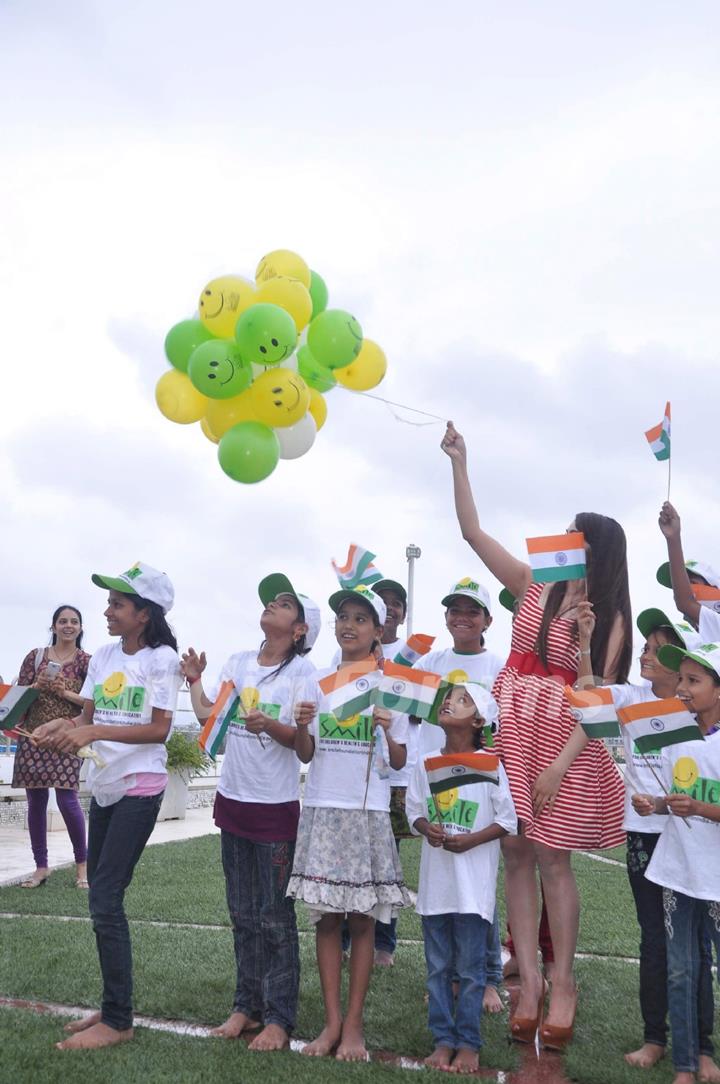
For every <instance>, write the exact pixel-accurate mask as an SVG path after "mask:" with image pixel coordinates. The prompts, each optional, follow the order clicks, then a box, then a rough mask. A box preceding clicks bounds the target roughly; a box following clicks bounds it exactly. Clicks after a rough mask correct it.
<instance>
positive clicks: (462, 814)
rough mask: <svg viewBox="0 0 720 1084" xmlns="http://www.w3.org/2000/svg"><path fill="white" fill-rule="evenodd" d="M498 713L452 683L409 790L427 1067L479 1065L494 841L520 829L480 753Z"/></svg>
mask: <svg viewBox="0 0 720 1084" xmlns="http://www.w3.org/2000/svg"><path fill="white" fill-rule="evenodd" d="M496 711H497V708H496V705H495V702H494V701H493V698H492V697H491V695H490V694H489V693H488V692H487V691H486V690H485V689H484V688H483V687H482V685H480V684H478V683H476V682H471V681H466V682H465V683H464V684H457V685H454V686H453V687H452V688H451V689H450V691H449V692H448V694H447V696H446V697H445V700H444V701H443V704H442V707H441V710H440V712H439V716H438V719H439V723H440V726H441V727H442V729H443V731H444V734H445V742H444V745H443V746H442V748H438V749H437V750H436V752H435V753H434V754H432V755H431V756H425V757H424V758H422V759H421V760H419V761H418V763H417V765H416V767H415V771H414V773H413V776H412V779H411V781H410V785H409V787H408V794H407V812H408V820H409V821H410V824H411V826H412V828H413V831H414V832H416V833H417V834H419V835H422V836H424V837H425V839H424V841H423V846H422V853H421V857H420V883H419V889H418V898H417V904H416V910H417V912H418V914H420V915H422V924H423V940H424V942H425V960H426V963H427V972H428V983H427V985H428V994H429V1008H428V1018H429V1025H430V1031H431V1032H432V1038H433V1043H434V1046H435V1049H434V1051H433V1053H432V1054H431V1055H430V1057H429V1058H426V1060H425V1064H426V1065H428V1066H430V1067H431V1068H434V1069H445V1070H451V1071H453V1072H456V1073H471V1072H475V1071H476V1070H477V1069H478V1066H479V1055H478V1051H479V1049H480V1047H481V1045H482V1038H481V1035H480V1020H481V1016H482V1006H483V994H484V990H485V984H486V956H487V950H488V947H489V943H490V938H491V936H492V928H493V919H494V916H495V910H496V906H495V893H496V882H497V870H498V863H499V860H500V844H499V840H500V839H501V838H502V837H503V836H505V835H507V834H508V833H515V831H516V830H517V818H516V816H515V809H514V806H513V803H512V798H511V797H510V789H509V786H508V781H507V777H506V775H505V771H504V769H503V767H502V765H500V763H499V761H498V759H497V757H496V756H494V755H493V754H486V753H478V752H477V750H479V749H480V748H481V747H482V737H483V728H484V727H485V725H486V723H489V721H490V720H491V719H492V718H493V716H494V714H495V713H496ZM455 975H457V978H458V980H459V990H458V994H457V998H456V999H455V998H454V997H453V978H454V977H455Z"/></svg>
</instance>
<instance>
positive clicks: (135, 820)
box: [87, 794, 162, 1031]
mask: <svg viewBox="0 0 720 1084" xmlns="http://www.w3.org/2000/svg"><path fill="white" fill-rule="evenodd" d="M161 803H162V794H155V795H153V796H152V797H151V798H130V797H125V798H121V799H120V801H119V802H116V803H115V805H108V806H99V805H98V804H97V802H96V801H95V799H94V798H93V800H92V801H91V803H90V817H89V826H88V856H87V867H88V881H89V882H90V892H89V894H88V903H89V907H90V917H91V918H92V923H93V929H94V931H95V942H96V944H97V951H98V956H99V958H100V970H101V972H102V980H103V996H102V1005H101V1014H102V1022H103V1024H107V1025H108V1027H111V1028H115V1030H116V1031H126V1030H127V1029H128V1028H131V1027H132V1022H133V1014H132V950H131V948H130V930H129V929H128V922H127V918H126V917H125V910H124V908H123V900H124V898H125V889H126V888H127V887H128V885H129V884H130V882H131V881H132V876H133V872H134V870H135V866H136V865H137V863H138V860H139V858H140V855H141V854H142V853H143V851H144V849H145V844H146V843H147V841H148V839H149V838H150V835H151V833H152V830H153V828H154V827H155V821H156V820H157V815H158V813H159V812H160V805H161Z"/></svg>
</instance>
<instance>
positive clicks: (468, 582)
mask: <svg viewBox="0 0 720 1084" xmlns="http://www.w3.org/2000/svg"><path fill="white" fill-rule="evenodd" d="M458 595H461V596H462V597H464V598H470V599H472V600H473V602H477V604H478V606H482V608H483V609H484V610H486V611H487V613H488V614H489V613H490V592H489V591H488V589H487V587H483V585H482V584H481V583H478V581H477V580H474V579H473V578H472V577H471V576H465V578H464V579H462V580H458V582H457V583H456V584H453V586H452V587H451V588H450V590H449V591H448V593H447V595H446V596H445V598H444V599H443V600H442V604H443V606H449V605H450V603H451V602H452V600H453V599H454V598H457V597H458Z"/></svg>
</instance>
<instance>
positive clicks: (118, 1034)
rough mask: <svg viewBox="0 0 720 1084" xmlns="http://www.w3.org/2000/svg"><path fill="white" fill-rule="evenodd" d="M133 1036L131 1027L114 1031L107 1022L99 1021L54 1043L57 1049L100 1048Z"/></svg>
mask: <svg viewBox="0 0 720 1084" xmlns="http://www.w3.org/2000/svg"><path fill="white" fill-rule="evenodd" d="M132 1037H133V1029H132V1028H128V1029H127V1030H126V1031H116V1030H115V1028H111V1027H108V1025H107V1024H103V1023H102V1022H99V1023H97V1024H93V1025H92V1027H89V1028H85V1029H84V1030H83V1031H78V1032H76V1033H75V1034H74V1035H71V1036H70V1038H69V1039H63V1041H62V1042H61V1043H55V1047H56V1049H57V1050H100V1049H102V1047H104V1046H117V1045H118V1043H126V1042H128V1041H129V1040H130V1039H132Z"/></svg>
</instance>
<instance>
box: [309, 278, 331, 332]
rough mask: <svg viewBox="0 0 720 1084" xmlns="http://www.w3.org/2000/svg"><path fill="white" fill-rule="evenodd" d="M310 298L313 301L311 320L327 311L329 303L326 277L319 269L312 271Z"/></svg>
mask: <svg viewBox="0 0 720 1084" xmlns="http://www.w3.org/2000/svg"><path fill="white" fill-rule="evenodd" d="M310 300H311V301H312V303H313V307H312V316H311V317H310V319H311V320H314V319H315V317H316V316H319V315H320V313H321V312H325V309H326V308H327V303H328V288H327V286H326V285H325V279H324V278H323V277H322V275H318V273H317V271H311V272H310Z"/></svg>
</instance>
